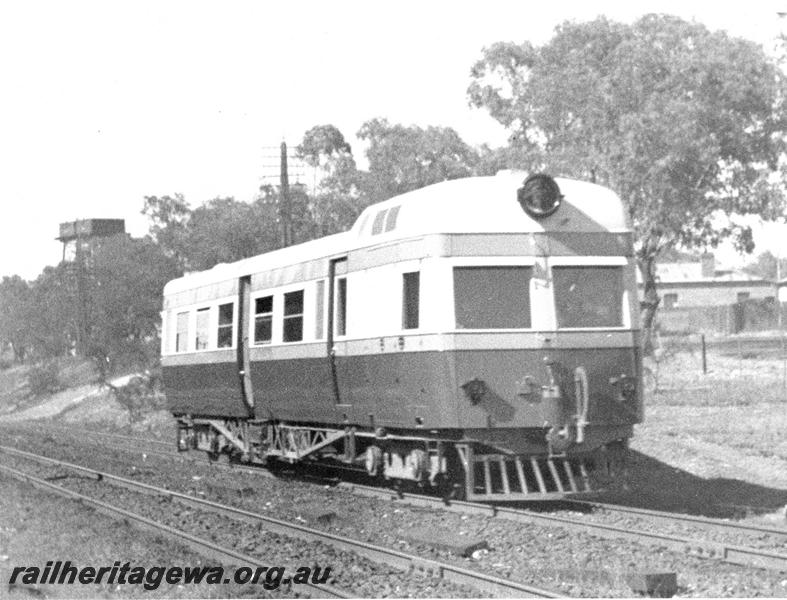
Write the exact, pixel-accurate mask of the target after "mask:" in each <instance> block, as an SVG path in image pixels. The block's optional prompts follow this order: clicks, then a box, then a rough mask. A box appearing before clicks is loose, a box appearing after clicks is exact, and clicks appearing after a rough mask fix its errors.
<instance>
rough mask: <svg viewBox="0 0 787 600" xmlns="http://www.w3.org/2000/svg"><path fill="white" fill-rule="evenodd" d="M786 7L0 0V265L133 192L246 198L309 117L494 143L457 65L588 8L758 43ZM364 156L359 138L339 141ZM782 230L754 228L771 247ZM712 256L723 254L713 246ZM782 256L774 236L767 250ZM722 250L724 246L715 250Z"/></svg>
mask: <svg viewBox="0 0 787 600" xmlns="http://www.w3.org/2000/svg"><path fill="white" fill-rule="evenodd" d="M785 7H787V0H785V1H781V0H759V1H758V0H754V1H753V2H748V3H742V2H736V3H719V2H694V1H692V0H682V1H671V0H670V1H666V0H663V1H659V2H654V1H650V2H649V1H641V2H636V3H634V2H612V1H597V2H579V1H577V2H573V1H572V2H569V1H560V0H552V1H550V2H526V1H525V0H519V1H496V0H485V1H484V2H478V1H476V2H465V1H461V0H455V1H453V2H447V1H445V2H444V1H438V0H432V1H429V2H424V1H422V0H421V1H417V0H416V1H411V0H401V1H398V2H386V3H383V2H361V1H357V2H350V1H346V2H338V1H322V2H317V1H314V2H297V1H287V2H264V1H262V0H259V1H255V2H244V1H234V2H218V1H216V2H200V1H198V0H189V1H183V2H181V1H166V0H155V1H149V0H135V1H127V2H118V1H108V0H101V1H96V2H92V1H91V2H86V1H79V0H69V1H68V2H62V1H57V2H55V1H46V2H44V1H36V0H4V1H3V2H0V206H2V212H1V213H0V257H1V258H0V276H4V275H11V274H19V275H21V276H22V277H24V278H26V279H34V278H35V277H36V276H37V275H38V273H40V272H41V270H42V269H43V267H44V266H45V265H48V264H56V263H57V262H58V261H59V260H60V258H61V252H62V249H61V246H60V243H59V242H57V241H55V239H54V238H55V237H56V236H57V235H58V225H59V223H61V222H64V221H70V220H74V219H77V218H123V219H125V220H126V228H127V231H129V232H130V233H132V234H133V235H135V236H140V235H143V234H144V233H145V232H146V229H147V226H146V222H145V220H144V218H143V217H142V215H141V214H140V211H141V210H142V207H143V202H144V197H145V196H148V195H159V196H160V195H165V194H170V195H171V194H174V193H183V194H184V195H185V197H186V199H187V200H188V201H189V202H190V204H191V205H192V206H198V205H199V204H201V203H202V202H204V201H206V200H209V199H211V198H214V197H217V196H234V197H235V198H236V199H237V200H242V201H251V200H252V199H253V198H254V196H255V194H256V192H257V190H258V188H259V186H260V185H261V184H262V183H263V182H264V180H263V177H262V176H263V174H264V173H266V172H267V173H270V170H269V169H267V170H266V165H267V166H269V165H270V164H271V163H272V162H275V160H276V159H275V158H272V156H275V153H276V152H277V150H276V147H277V146H278V144H279V143H280V142H281V141H282V140H286V141H287V142H288V143H289V144H290V145H292V146H295V145H296V144H297V143H298V142H299V141H300V140H301V138H302V136H303V133H304V132H305V131H306V130H307V129H309V128H310V127H312V126H314V125H319V124H328V123H330V124H333V125H335V126H337V127H338V128H339V129H340V130H341V131H342V132H343V133H344V135H345V136H346V137H347V138H349V140H350V142H351V143H354V142H356V140H355V139H354V134H355V133H356V132H357V131H358V129H359V128H360V127H361V125H362V124H363V123H364V122H365V121H367V120H368V119H371V118H374V117H384V118H387V119H388V120H389V121H390V122H393V123H403V124H405V125H420V126H427V125H441V126H447V127H453V128H454V129H456V130H457V131H458V132H459V133H460V135H461V136H462V137H463V138H464V139H465V141H467V142H469V143H471V144H476V145H477V144H482V143H486V144H489V145H491V146H499V145H502V144H504V143H505V140H506V133H505V131H504V130H503V129H502V127H501V126H499V125H498V124H497V123H496V122H495V121H494V120H493V119H492V118H491V117H489V116H488V115H487V114H486V113H485V112H484V111H482V110H478V109H472V108H470V107H469V106H468V102H467V95H466V90H467V86H468V84H469V82H470V67H471V66H472V64H473V63H474V62H475V61H476V60H477V59H478V58H480V56H481V50H482V48H483V47H485V46H489V45H491V44H493V43H494V42H497V41H515V42H518V43H521V42H523V41H525V40H530V41H531V42H533V43H535V44H542V43H544V42H546V41H547V40H548V39H549V38H550V37H551V36H552V34H553V31H554V28H555V26H556V25H558V24H560V23H562V22H563V21H566V20H574V21H585V20H590V19H593V18H595V17H596V16H598V15H600V14H604V15H607V16H609V17H610V18H613V19H616V20H619V21H624V22H631V21H633V20H635V19H636V18H638V17H639V16H641V15H642V14H646V13H649V12H663V13H669V14H675V15H678V16H680V17H683V18H685V19H694V20H696V21H699V22H701V23H703V24H705V25H706V26H708V27H709V28H711V29H726V30H727V31H729V32H730V33H731V34H733V35H736V36H740V37H745V38H748V39H752V40H754V41H757V42H759V43H761V44H763V46H764V47H765V48H766V49H769V50H770V49H772V48H773V47H774V44H775V38H776V36H777V35H778V33H779V32H780V31H781V29H782V27H785V28H787V21H785V22H781V20H780V19H779V17H778V16H777V11H780V10H787V8H785ZM354 153H355V155H356V159H359V162H362V147H361V146H360V145H358V144H357V143H356V144H355V145H354ZM785 239H787V226H782V227H776V228H774V227H770V228H764V229H762V230H758V232H757V238H756V240H755V241H756V242H757V243H758V248H757V251H760V250H765V249H771V250H772V251H773V252H777V251H778V249H779V248H778V244H779V243H780V242H781V243H783V240H785ZM722 254H723V256H722V257H721V258H722V259H723V260H727V261H731V260H733V259H734V258H735V257H734V255H732V253H731V252H730V251H724V252H722ZM782 254H787V247H785V248H784V250H782ZM727 255H729V256H727Z"/></svg>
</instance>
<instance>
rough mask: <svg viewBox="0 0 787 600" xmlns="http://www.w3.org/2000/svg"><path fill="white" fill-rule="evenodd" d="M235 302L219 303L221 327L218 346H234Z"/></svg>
mask: <svg viewBox="0 0 787 600" xmlns="http://www.w3.org/2000/svg"><path fill="white" fill-rule="evenodd" d="M233 312H234V310H233V304H232V302H230V303H228V304H220V305H219V329H218V336H217V337H218V347H219V348H231V347H232V317H233Z"/></svg>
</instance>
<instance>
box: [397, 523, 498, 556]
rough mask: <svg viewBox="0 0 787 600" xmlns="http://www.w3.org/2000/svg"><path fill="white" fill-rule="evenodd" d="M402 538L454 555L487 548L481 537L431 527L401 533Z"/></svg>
mask: <svg viewBox="0 0 787 600" xmlns="http://www.w3.org/2000/svg"><path fill="white" fill-rule="evenodd" d="M402 539H404V540H406V541H408V542H410V543H411V544H416V545H422V546H429V547H430V548H435V549H437V550H443V551H446V552H450V553H451V554H454V555H456V556H471V555H472V554H473V552H475V551H476V550H484V549H488V548H489V544H487V542H486V540H483V539H481V538H471V537H468V536H466V535H459V534H452V533H449V532H446V531H443V530H441V529H435V528H432V527H427V528H426V529H417V530H413V531H408V532H407V533H405V534H403V535H402Z"/></svg>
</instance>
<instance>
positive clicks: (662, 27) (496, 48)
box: [468, 15, 785, 326]
mask: <svg viewBox="0 0 787 600" xmlns="http://www.w3.org/2000/svg"><path fill="white" fill-rule="evenodd" d="M468 94H469V97H470V100H471V102H472V103H473V104H474V105H476V106H478V107H484V108H486V109H487V110H488V111H489V113H490V114H491V115H492V116H493V117H494V118H495V119H497V120H498V121H499V122H500V123H502V124H503V125H504V126H506V127H507V128H508V129H509V130H510V131H511V133H512V144H511V147H510V148H509V149H508V160H509V161H518V162H519V164H518V165H512V166H519V167H522V166H525V167H528V168H530V169H533V170H541V169H545V170H548V171H551V172H553V173H556V174H561V175H567V176H571V177H576V178H581V179H587V180H591V181H595V182H598V183H601V184H605V185H608V186H610V187H612V188H613V189H615V190H616V191H617V192H618V193H620V195H621V196H622V197H623V198H624V200H625V201H626V202H627V206H628V211H629V216H630V218H631V221H632V223H633V226H634V229H635V235H636V249H637V257H638V260H639V265H640V270H641V271H642V274H643V277H644V280H645V284H646V290H645V291H646V299H647V301H648V304H649V306H650V310H649V311H646V316H645V319H646V323H645V324H646V326H648V325H649V324H650V320H652V316H653V313H654V311H655V308H656V306H657V305H658V295H657V293H656V288H655V280H654V261H655V259H656V257H657V256H658V255H659V253H660V252H662V251H663V250H665V249H667V248H670V247H673V246H675V245H677V244H680V245H682V246H684V247H687V248H691V247H702V246H715V245H716V244H717V243H718V242H719V241H720V240H721V239H724V238H728V237H731V238H732V239H733V240H734V242H735V243H736V244H737V246H738V248H740V249H743V250H746V251H751V249H752V247H753V244H752V237H751V230H750V229H749V228H748V227H744V226H740V225H737V224H736V223H735V221H734V219H730V215H733V214H739V215H743V214H759V215H761V216H763V217H765V218H773V217H775V216H777V215H779V214H783V211H784V207H785V204H784V198H783V195H782V193H781V190H780V187H779V186H778V185H775V184H777V183H780V182H781V180H782V179H783V177H782V174H781V173H779V172H778V168H779V165H778V161H779V157H780V156H781V155H782V154H783V152H784V150H785V142H784V136H783V131H784V125H785V121H784V118H785V117H784V111H783V110H782V108H783V98H784V80H783V77H782V75H781V72H780V70H779V69H778V68H777V65H776V64H775V63H774V62H773V61H772V60H770V59H769V58H768V57H767V56H766V55H765V54H764V52H763V50H762V48H761V47H759V46H757V45H756V44H754V43H752V42H748V41H745V40H741V39H736V38H731V37H729V36H728V35H727V34H726V33H724V32H711V31H709V30H707V29H706V28H705V27H704V26H702V25H700V24H698V23H693V22H686V21H683V20H681V19H679V18H676V17H671V16H665V15H648V16H645V17H643V18H641V19H640V20H638V21H637V22H635V23H633V24H632V25H625V24H621V23H615V22H613V21H610V20H607V19H605V18H599V19H596V20H595V21H592V22H588V23H565V24H563V25H562V26H560V27H558V28H557V30H556V32H555V35H554V37H553V38H552V39H551V40H550V41H549V42H548V43H546V44H545V45H544V46H541V47H535V46H533V45H532V44H530V43H528V42H525V43H523V44H521V45H517V44H513V43H498V44H495V45H493V46H491V47H489V48H487V49H486V50H485V51H484V53H483V57H482V58H481V60H479V61H478V62H477V63H476V64H475V66H474V67H473V69H472V83H471V85H470V88H469V90H468Z"/></svg>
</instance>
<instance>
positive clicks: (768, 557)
mask: <svg viewBox="0 0 787 600" xmlns="http://www.w3.org/2000/svg"><path fill="white" fill-rule="evenodd" d="M94 433H95V434H97V435H98V436H99V437H103V438H105V439H112V438H115V439H120V440H123V441H128V440H131V441H134V442H136V443H139V438H131V437H129V436H118V435H116V434H111V433H103V432H90V434H91V435H92V434H94ZM147 441H148V440H145V442H147ZM155 445H156V446H160V447H164V446H165V445H166V443H164V442H160V441H156V443H155ZM134 450H135V451H140V450H139V449H138V448H136V449H134ZM145 452H147V453H149V454H153V455H156V456H164V457H167V458H172V457H177V456H180V457H183V458H184V459H186V460H193V459H191V458H190V457H188V455H187V454H182V453H177V452H176V451H174V450H169V451H166V452H162V451H160V450H145ZM197 460H199V459H197ZM200 462H204V461H200ZM214 465H215V466H216V467H217V468H224V469H230V470H237V471H241V472H247V473H255V474H263V473H264V474H267V472H266V471H264V470H261V469H258V468H245V467H242V466H238V465H228V464H226V463H214ZM338 485H339V486H340V487H343V488H345V489H349V490H351V491H353V492H354V493H357V494H362V495H366V496H375V497H382V498H386V499H391V500H395V501H400V502H406V503H408V504H413V505H418V506H422V507H429V508H433V509H440V510H451V511H456V512H465V513H472V514H481V515H485V516H492V517H498V518H504V519H509V520H512V521H517V522H529V523H539V524H544V525H553V526H559V527H563V528H566V529H570V530H574V531H576V530H583V531H586V532H589V533H593V534H595V535H599V536H603V537H612V538H615V537H623V538H627V539H633V540H638V541H643V542H645V543H648V544H653V545H658V546H665V547H668V548H671V549H674V550H679V551H686V552H689V553H691V554H694V555H697V556H702V557H706V558H711V559H718V560H721V561H724V562H729V563H732V564H738V565H747V566H755V567H760V568H766V569H773V570H777V571H787V553H780V552H773V551H769V550H765V549H761V548H755V547H748V546H745V545H740V544H732V543H724V542H718V541H713V540H708V539H700V538H692V537H686V535H676V534H669V533H661V532H658V531H644V530H638V529H632V528H631V527H630V526H620V525H614V524H605V523H598V522H590V521H589V520H582V519H576V518H571V517H567V516H564V515H555V514H545V513H543V512H538V511H534V510H528V509H522V508H511V507H509V506H501V505H490V504H482V503H476V502H462V501H452V502H450V503H446V502H445V501H443V500H442V499H440V498H436V497H434V496H428V495H424V494H415V493H403V492H396V491H392V490H391V489H388V488H379V487H373V486H367V485H361V484H355V483H339V484H338ZM565 504H566V505H567V506H574V507H576V508H577V509H578V510H584V511H587V510H592V511H603V512H605V513H606V514H608V515H609V516H610V517H611V520H613V521H617V522H620V521H626V520H632V519H633V520H635V521H636V520H640V521H649V522H652V523H654V524H657V525H660V526H664V527H669V528H672V529H675V526H676V524H678V525H679V526H681V527H683V528H686V529H689V530H691V531H692V532H696V533H698V534H701V533H702V532H715V533H719V534H722V535H729V536H735V535H739V534H743V535H747V536H751V537H753V538H756V537H758V536H774V537H777V538H783V540H784V545H785V549H786V550H785V552H787V527H763V526H754V525H745V524H741V523H735V522H731V521H721V520H718V519H711V518H708V517H701V516H695V515H687V514H680V513H668V512H663V511H656V510H649V509H641V508H632V507H626V506H621V505H616V504H607V503H602V502H589V501H580V500H568V501H566V502H565Z"/></svg>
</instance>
